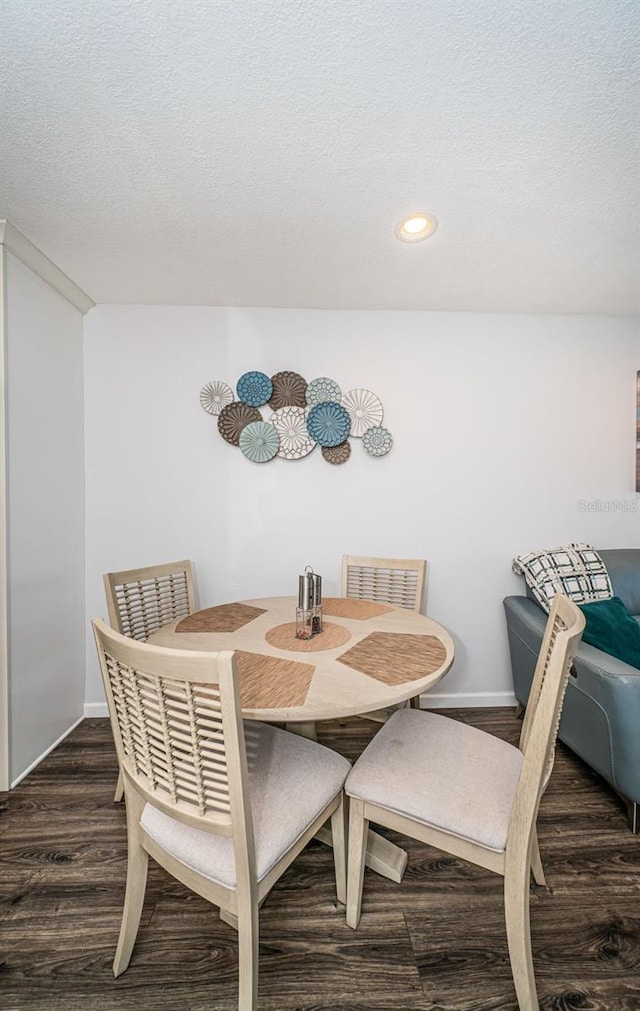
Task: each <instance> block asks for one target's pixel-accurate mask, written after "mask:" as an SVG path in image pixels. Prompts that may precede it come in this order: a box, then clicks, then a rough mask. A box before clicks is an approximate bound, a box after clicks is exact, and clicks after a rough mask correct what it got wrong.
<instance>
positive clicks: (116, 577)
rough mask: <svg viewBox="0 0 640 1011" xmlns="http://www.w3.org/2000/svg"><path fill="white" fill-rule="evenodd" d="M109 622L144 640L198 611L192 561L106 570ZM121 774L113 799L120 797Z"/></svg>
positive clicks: (105, 582) (132, 637)
mask: <svg viewBox="0 0 640 1011" xmlns="http://www.w3.org/2000/svg"><path fill="white" fill-rule="evenodd" d="M102 578H103V581H104V592H105V595H106V598H107V608H108V611H109V621H110V623H111V625H112V627H113V628H115V629H117V631H118V632H121V633H122V635H127V636H129V637H130V638H131V639H138V640H140V641H144V640H146V639H148V638H149V636H150V635H151V634H152V633H153V632H155V631H157V630H158V629H159V628H161V627H162V626H163V625H167V624H168V623H169V622H170V621H175V620H176V618H181V617H183V615H186V614H192V613H193V612H194V611H196V610H197V606H196V597H195V591H194V588H193V571H192V567H191V562H190V561H189V560H188V559H185V560H183V561H180V562H164V563H163V564H161V565H149V566H147V567H146V568H143V569H124V570H123V571H122V572H106V573H105V574H104V576H103V577H102ZM123 789H124V787H123V781H122V774H121V773H118V783H117V785H116V792H115V795H114V798H113V799H114V801H116V802H118V801H120V800H122V796H123Z"/></svg>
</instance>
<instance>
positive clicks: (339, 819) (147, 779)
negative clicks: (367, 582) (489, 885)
mask: <svg viewBox="0 0 640 1011" xmlns="http://www.w3.org/2000/svg"><path fill="white" fill-rule="evenodd" d="M93 628H94V634H95V639H96V645H97V649H98V656H99V659H100V666H101V670H102V677H103V680H104V687H105V692H106V696H107V701H108V705H109V716H110V718H111V724H112V729H113V734H114V738H115V742H116V749H117V752H118V759H119V761H120V767H121V769H122V772H123V775H124V785H125V798H126V807H127V842H128V864H127V885H126V894H125V901H124V911H123V916H122V925H121V928H120V937H119V940H118V946H117V950H116V954H115V959H114V962H113V973H114V975H115V976H119V975H120V973H122V972H124V970H125V969H126V968H127V967H128V965H129V960H130V958H131V954H132V951H133V946H134V943H135V939H136V935H137V932H138V926H139V923H140V915H141V912H142V906H143V902H144V894H145V886H146V878H147V864H148V857H149V856H151V857H153V859H154V860H155V861H157V863H159V864H160V865H161V866H162V867H163V868H164V869H165V870H166V871H167V872H168V873H169V874H171V875H173V876H174V877H175V878H177V879H178V881H181V882H182V884H184V885H185V886H186V887H187V888H190V889H192V890H193V891H194V892H197V894H198V895H201V896H202V897H203V898H205V899H207V900H208V901H209V902H212V903H214V904H215V905H217V906H219V907H220V915H221V917H222V918H223V919H224V920H225V921H226V922H228V923H230V924H232V925H233V926H235V927H236V929H237V931H238V950H239V1005H238V1006H239V1009H240V1011H253V1009H254V1008H255V1007H256V1000H257V988H258V908H259V906H260V905H261V904H262V902H263V901H264V899H265V898H266V896H267V895H268V893H269V891H270V889H271V888H272V887H273V885H274V884H275V882H276V881H277V880H278V878H279V877H280V876H281V875H282V874H283V872H284V871H285V870H286V869H287V867H288V866H289V865H290V864H291V863H292V861H293V860H294V859H295V858H296V856H297V855H298V854H299V853H300V851H301V850H302V849H303V848H304V846H306V844H307V843H308V842H309V841H310V840H311V839H312V838H313V836H314V835H315V834H316V832H317V831H318V830H319V829H320V827H321V826H322V825H324V823H325V822H326V821H327V820H328V819H331V829H332V834H333V847H334V861H335V873H336V890H337V897H338V901H339V902H342V903H344V902H345V899H346V865H345V856H346V851H345V806H344V793H343V784H344V780H345V778H346V776H347V773H348V772H349V769H350V765H349V762H348V761H347V760H346V759H345V758H342V757H341V756H340V755H338V754H336V753H335V752H333V751H331V750H329V749H328V748H325V747H323V746H322V745H319V744H317V743H316V742H314V741H309V740H306V739H305V738H303V737H298V736H297V735H295V734H290V733H288V732H287V731H284V730H278V729H276V728H275V727H270V726H267V725H265V724H260V723H247V725H246V726H245V725H244V724H243V721H242V714H241V709H240V703H239V698H238V683H237V679H236V669H235V660H234V654H233V652H230V651H227V652H220V653H211V652H207V653H204V652H196V651H193V650H176V649H165V648H163V647H160V646H152V645H150V644H149V643H141V642H136V641H135V640H132V639H130V638H127V637H126V636H123V635H120V633H119V632H115V631H114V630H113V629H111V628H109V626H108V625H106V624H105V623H104V622H103V621H100V620H98V619H95V620H94V621H93ZM213 970H214V967H213V965H212V976H213V974H214V972H213ZM214 1003H215V1002H214Z"/></svg>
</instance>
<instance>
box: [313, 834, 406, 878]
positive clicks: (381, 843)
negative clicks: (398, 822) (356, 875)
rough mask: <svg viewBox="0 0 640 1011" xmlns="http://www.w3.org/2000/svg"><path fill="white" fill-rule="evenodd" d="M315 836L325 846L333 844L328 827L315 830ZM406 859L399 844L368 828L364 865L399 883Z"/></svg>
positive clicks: (404, 852)
mask: <svg viewBox="0 0 640 1011" xmlns="http://www.w3.org/2000/svg"><path fill="white" fill-rule="evenodd" d="M315 838H316V839H318V840H319V841H320V842H323V843H326V844H327V846H331V845H332V844H333V840H332V838H331V829H329V828H326V827H323V828H321V829H320V831H319V832H316V834H315ZM408 859H409V858H408V857H407V853H406V851H405V850H403V849H402V848H401V847H400V846H396V844H395V843H392V842H389V840H388V839H385V837H384V836H382V835H379V834H378V833H377V832H374V831H373V829H369V835H368V836H367V852H366V856H365V858H364V863H365V867H370V868H371V870H372V871H375V872H376V874H380V875H381V876H382V877H383V878H389V880H390V881H396V882H397V883H398V884H399V883H400V882H401V881H402V876H403V874H404V872H405V870H406V866H407V861H408Z"/></svg>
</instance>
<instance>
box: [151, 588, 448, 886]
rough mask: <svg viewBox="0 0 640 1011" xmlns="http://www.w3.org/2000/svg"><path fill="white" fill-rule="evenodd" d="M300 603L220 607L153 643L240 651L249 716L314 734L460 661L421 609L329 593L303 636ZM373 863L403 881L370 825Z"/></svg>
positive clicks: (409, 693) (386, 703)
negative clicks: (316, 622)
mask: <svg viewBox="0 0 640 1011" xmlns="http://www.w3.org/2000/svg"><path fill="white" fill-rule="evenodd" d="M296 603H297V601H296V598H294V597H264V598H259V599H256V600H243V601H238V602H234V603H227V604H220V605H218V606H216V607H209V608H206V609H204V610H202V611H197V612H195V613H194V614H190V615H187V616H186V617H183V618H180V619H178V621H174V622H171V623H170V624H168V625H164V626H163V627H162V628H160V629H159V630H158V631H156V632H154V633H153V634H152V635H151V636H149V640H148V641H149V642H150V643H154V644H155V645H159V646H168V647H170V648H172V649H194V650H212V651H218V650H234V651H235V663H236V670H237V677H238V686H239V694H240V705H241V707H242V715H243V718H244V719H248V720H261V721H263V722H271V723H285V724H286V725H287V727H288V729H290V730H293V731H296V732H298V733H301V734H304V735H306V736H309V737H313V736H314V735H315V725H316V723H317V722H318V721H321V720H331V719H342V718H344V717H348V716H363V715H366V714H370V713H374V712H375V711H376V710H378V711H380V710H383V711H384V710H386V709H388V707H390V706H394V705H397V704H398V703H401V702H403V701H406V700H407V699H411V698H414V697H416V696H417V695H419V694H420V693H421V692H424V691H428V690H429V689H430V688H432V687H433V685H435V684H437V682H438V681H440V680H441V678H443V677H444V676H445V674H446V673H447V671H448V670H449V669H450V667H451V665H452V663H453V660H454V645H453V640H452V638H451V636H450V635H449V633H448V632H447V631H446V629H445V628H443V627H442V626H441V625H439V624H438V623H437V622H435V621H433V620H432V619H431V618H427V617H425V615H422V614H419V613H417V612H416V611H411V610H408V609H406V608H400V607H392V606H390V605H388V604H380V603H378V602H376V601H369V600H360V599H353V598H345V597H328V598H325V600H324V601H323V623H322V624H323V629H322V631H321V632H318V633H317V634H316V635H314V636H313V637H312V638H311V639H297V638H296V635H295V615H296ZM366 862H367V864H368V866H370V867H371V868H373V869H374V870H377V871H378V872H379V873H380V874H383V875H384V876H386V877H389V878H392V879H393V880H394V881H400V880H401V878H402V874H403V873H404V869H405V867H406V862H407V856H406V853H405V852H404V850H401V849H400V847H398V846H395V844H393V843H391V842H390V841H389V840H387V839H385V838H384V837H383V836H380V835H378V834H377V833H373V832H370V834H369V844H368V847H367V859H366Z"/></svg>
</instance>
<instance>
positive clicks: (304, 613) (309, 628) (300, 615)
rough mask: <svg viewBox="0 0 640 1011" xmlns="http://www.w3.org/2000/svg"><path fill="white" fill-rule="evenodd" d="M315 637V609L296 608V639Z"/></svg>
mask: <svg viewBox="0 0 640 1011" xmlns="http://www.w3.org/2000/svg"><path fill="white" fill-rule="evenodd" d="M312 637H313V608H312V607H296V639H311V638H312Z"/></svg>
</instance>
